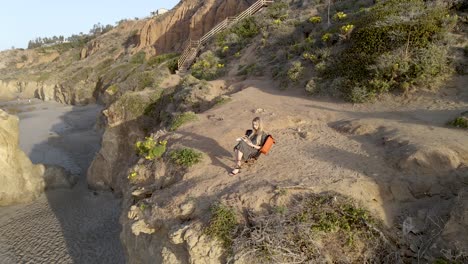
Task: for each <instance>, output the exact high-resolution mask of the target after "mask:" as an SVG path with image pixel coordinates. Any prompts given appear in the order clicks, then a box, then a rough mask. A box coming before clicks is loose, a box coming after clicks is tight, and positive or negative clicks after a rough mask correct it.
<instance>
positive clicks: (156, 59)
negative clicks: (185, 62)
mask: <svg viewBox="0 0 468 264" xmlns="http://www.w3.org/2000/svg"><path fill="white" fill-rule="evenodd" d="M178 56H179V54H178V53H165V54H161V55H157V56H154V57H151V58H150V59H148V62H147V64H148V65H149V66H154V65H158V64H161V63H163V62H165V61H169V60H171V59H173V58H176V57H178Z"/></svg>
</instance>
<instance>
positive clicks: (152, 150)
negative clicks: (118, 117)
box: [135, 137, 167, 160]
mask: <svg viewBox="0 0 468 264" xmlns="http://www.w3.org/2000/svg"><path fill="white" fill-rule="evenodd" d="M166 145H167V141H166V140H163V141H159V142H156V141H154V139H153V138H152V137H146V138H145V140H144V141H137V143H136V144H135V148H136V151H137V154H138V155H139V156H142V157H144V158H145V159H147V160H153V159H156V158H161V157H162V155H163V154H164V153H165V152H166Z"/></svg>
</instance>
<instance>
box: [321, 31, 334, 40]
mask: <svg viewBox="0 0 468 264" xmlns="http://www.w3.org/2000/svg"><path fill="white" fill-rule="evenodd" d="M331 36H332V34H330V33H325V34H323V36H322V41H323V42H327V41H329V40H330V38H331Z"/></svg>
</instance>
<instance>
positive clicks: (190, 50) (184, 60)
mask: <svg viewBox="0 0 468 264" xmlns="http://www.w3.org/2000/svg"><path fill="white" fill-rule="evenodd" d="M273 2H274V1H273V0H259V1H257V2H255V3H254V4H252V5H251V6H250V7H249V8H247V9H246V10H244V11H243V12H242V13H240V14H239V15H237V16H236V17H227V18H226V19H224V20H223V21H221V22H220V23H219V24H217V25H216V26H214V27H213V28H212V29H211V30H210V31H208V32H207V33H205V35H203V36H202V37H201V38H200V39H199V40H197V41H194V40H191V39H188V40H187V41H186V42H185V44H184V45H183V47H184V46H185V48H184V50H183V52H182V55H181V56H180V58H179V61H178V66H179V72H180V73H185V72H186V71H187V70H188V69H189V68H190V66H191V65H192V63H193V61H194V60H195V58H196V57H197V54H198V52H199V51H200V48H201V46H202V45H203V44H205V43H206V42H207V41H208V40H210V39H211V38H213V37H214V36H215V35H216V34H218V33H219V32H221V31H223V30H225V29H226V28H228V27H229V26H231V25H233V24H235V23H237V22H238V21H240V20H242V19H245V18H248V17H250V16H252V15H254V14H255V13H257V12H258V11H259V10H260V9H262V8H263V7H264V6H267V5H268V4H270V3H273Z"/></svg>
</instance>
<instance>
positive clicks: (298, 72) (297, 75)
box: [288, 61, 304, 83]
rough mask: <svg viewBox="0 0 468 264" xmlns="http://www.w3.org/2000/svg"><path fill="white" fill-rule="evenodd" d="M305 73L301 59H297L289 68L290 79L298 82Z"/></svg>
mask: <svg viewBox="0 0 468 264" xmlns="http://www.w3.org/2000/svg"><path fill="white" fill-rule="evenodd" d="M303 75H304V67H303V66H302V63H301V62H300V61H295V62H293V64H292V65H291V67H290V68H289V70H288V79H289V80H290V81H291V82H293V83H297V82H298V81H299V80H300V79H301V78H302V76H303Z"/></svg>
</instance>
